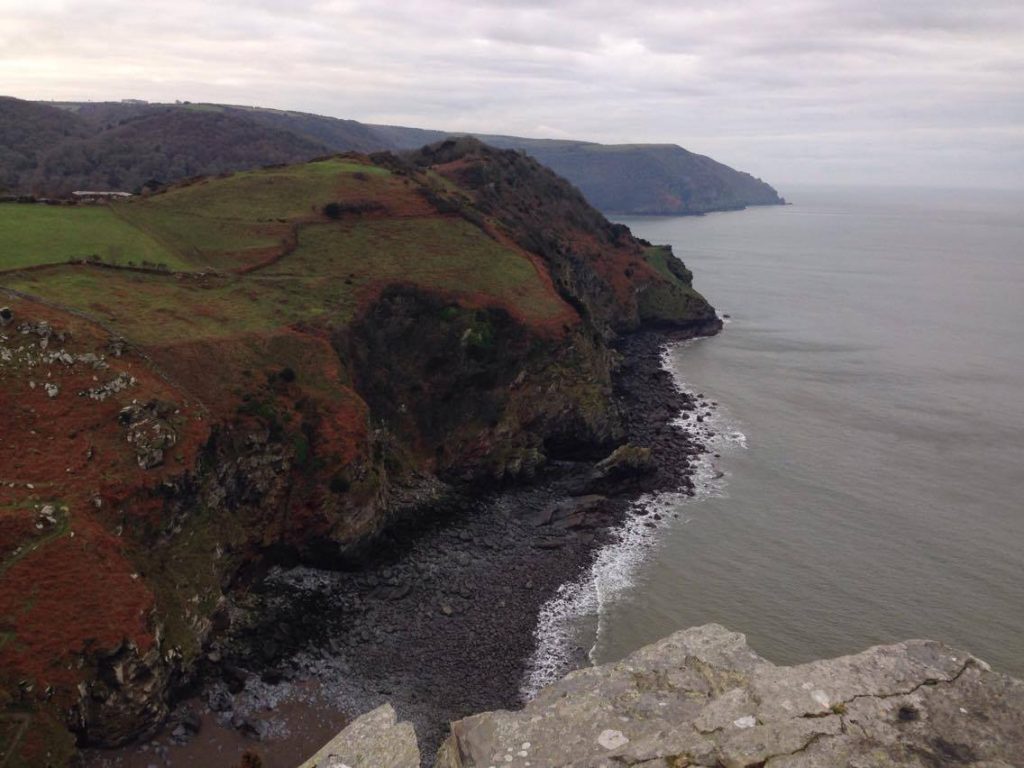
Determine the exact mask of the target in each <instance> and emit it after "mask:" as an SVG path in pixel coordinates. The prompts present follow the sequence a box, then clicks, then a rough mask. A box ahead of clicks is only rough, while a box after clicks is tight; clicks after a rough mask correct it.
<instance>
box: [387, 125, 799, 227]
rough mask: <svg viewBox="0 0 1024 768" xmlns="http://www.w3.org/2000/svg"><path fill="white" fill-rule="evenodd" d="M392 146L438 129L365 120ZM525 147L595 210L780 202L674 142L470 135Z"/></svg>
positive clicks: (676, 210) (756, 183)
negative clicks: (565, 139) (597, 141)
mask: <svg viewBox="0 0 1024 768" xmlns="http://www.w3.org/2000/svg"><path fill="white" fill-rule="evenodd" d="M373 127H374V128H375V129H376V130H377V131H379V132H380V133H381V134H382V135H383V136H385V137H386V138H387V139H388V140H389V141H390V142H392V143H393V144H394V145H395V146H396V147H398V148H401V149H412V148H415V147H418V146H420V145H422V144H426V143H427V142H431V141H438V140H439V139H441V138H444V137H445V134H443V133H441V132H439V131H423V130H419V129H416V128H399V127H395V126H373ZM477 138H479V139H480V140H481V141H485V142H487V143H488V144H490V145H491V146H495V147H502V148H504V149H518V150H522V151H524V152H527V153H529V154H530V155H532V156H533V157H535V158H537V160H539V161H540V162H541V163H543V164H544V165H546V166H547V167H548V168H550V169H551V170H553V171H554V172H555V173H557V174H558V175H559V176H562V177H564V178H566V179H568V180H569V181H571V182H572V183H573V184H574V185H576V187H578V188H579V190H580V191H581V192H582V193H583V194H584V195H585V196H586V198H587V200H588V201H589V202H590V204H591V205H593V206H594V207H595V208H598V209H600V210H602V211H606V212H609V213H620V214H659V215H662V214H665V215H673V214H675V215H679V214H701V213H710V212H711V211H728V210H738V209H741V208H744V207H746V206H748V205H781V204H782V203H784V202H785V201H784V200H783V199H782V198H781V197H780V196H779V194H778V193H777V192H776V191H775V190H774V189H772V187H770V186H769V185H768V184H766V183H765V182H763V181H761V180H760V179H757V178H754V177H753V176H751V175H750V174H748V173H743V172H742V171H736V170H734V169H732V168H730V167H729V166H727V165H723V164H722V163H719V162H717V161H715V160H712V159H711V158H710V157H705V156H704V155H697V154H694V153H693V152H688V151H687V150H685V149H683V148H682V147H678V146H676V145H674V144H618V145H606V144H595V143H591V142H582V141H562V140H548V139H524V138H519V137H516V136H493V135H487V134H480V135H478V136H477Z"/></svg>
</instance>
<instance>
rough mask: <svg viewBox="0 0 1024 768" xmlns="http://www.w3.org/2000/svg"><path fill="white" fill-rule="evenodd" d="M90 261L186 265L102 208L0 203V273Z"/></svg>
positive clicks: (107, 208)
mask: <svg viewBox="0 0 1024 768" xmlns="http://www.w3.org/2000/svg"><path fill="white" fill-rule="evenodd" d="M90 257H95V258H98V259H99V260H100V261H102V262H103V263H106V264H118V265H122V266H125V265H128V264H139V265H141V264H143V263H145V264H153V265H157V264H161V265H165V266H166V267H167V268H169V269H177V268H181V267H185V266H186V262H185V261H184V260H183V259H181V258H179V257H178V255H177V254H176V253H174V252H173V251H172V250H170V249H168V248H166V247H164V246H162V245H161V244H160V243H158V242H157V241H155V240H154V239H153V238H151V237H150V236H148V235H147V234H146V233H145V232H142V231H140V230H139V229H137V228H136V227H133V226H131V225H130V224H127V223H126V222H124V221H122V220H121V219H120V218H119V217H118V216H117V215H115V213H114V212H113V211H112V210H111V209H110V208H109V207H107V206H49V205H23V204H16V203H6V204H0V271H4V270H9V269H21V268H24V267H32V266H36V265H39V264H60V263H63V262H66V261H68V260H69V259H86V258H90Z"/></svg>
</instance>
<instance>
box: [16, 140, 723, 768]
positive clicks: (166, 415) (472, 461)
mask: <svg viewBox="0 0 1024 768" xmlns="http://www.w3.org/2000/svg"><path fill="white" fill-rule="evenodd" d="M2 207H3V216H0V222H2V223H3V226H5V227H7V228H8V230H9V231H14V232H16V233H17V234H18V236H19V238H18V241H17V242H18V243H19V245H18V248H17V252H16V253H14V252H10V251H9V250H5V251H3V252H0V305H2V308H0V321H2V326H0V721H2V724H3V729H2V730H0V738H2V739H3V741H0V746H2V748H3V754H4V756H5V758H4V759H6V760H7V763H6V766H11V767H13V766H34V765H55V766H59V765H64V764H66V763H67V762H68V761H70V760H71V759H72V757H73V755H74V752H75V750H76V748H77V746H82V745H94V746H114V745H119V744H123V743H126V742H128V741H131V740H132V739H135V738H137V737H139V736H140V735H144V734H147V733H151V732H152V731H153V729H155V728H156V727H158V725H159V724H160V723H161V721H162V720H163V719H164V718H165V716H166V713H167V711H168V707H169V702H170V701H171V699H172V697H173V695H174V694H175V692H176V691H180V690H183V689H185V688H187V687H188V686H189V685H190V684H192V683H193V682H194V680H195V678H196V674H197V669H198V662H199V660H200V659H202V658H204V657H205V651H204V649H205V648H207V647H208V646H209V643H210V642H211V640H212V639H213V638H216V637H217V636H218V635H219V634H220V633H222V632H225V631H226V630H227V629H229V628H230V624H231V621H232V614H231V612H230V611H229V610H228V608H227V601H226V599H225V595H227V594H236V593H238V592H240V591H243V590H246V589H248V588H249V587H250V586H251V585H252V584H254V583H256V582H258V580H259V578H260V576H261V574H262V573H263V572H264V571H265V569H266V567H267V566H268V565H269V564H272V563H277V562H287V563H294V562H307V563H312V564H320V565H328V566H337V565H338V564H339V563H343V562H345V561H346V560H347V559H348V558H353V557H357V556H358V554H359V553H360V552H361V551H363V550H364V549H365V547H366V546H367V543H368V542H371V541H374V540H375V539H376V537H378V536H379V535H380V533H381V532H382V531H384V530H387V529H388V528H389V527H394V526H398V525H401V524H402V522H403V521H405V520H408V519H410V518H416V517H422V516H424V515H429V514H432V513H433V512H434V511H435V510H438V509H440V508H442V507H443V506H444V505H445V504H446V503H447V501H448V500H451V499H455V498H459V497H465V496H466V495H472V494H474V493H476V492H477V491H478V489H480V488H486V489H493V488H494V487H495V486H496V485H500V484H503V483H514V482H518V481H520V480H522V479H525V478H529V477H530V476H531V475H532V474H533V473H534V472H535V471H536V470H537V469H538V468H539V467H543V466H544V465H546V464H547V463H549V462H552V461H558V460H561V459H565V458H578V457H588V458H589V459H591V460H595V461H596V460H598V459H601V458H603V457H605V456H608V455H609V454H611V453H612V452H613V451H614V450H615V449H617V448H619V447H621V445H622V443H623V435H624V430H623V426H622V416H621V413H620V409H619V407H618V406H617V404H616V401H615V398H614V396H613V387H612V374H613V371H614V370H615V367H616V365H617V364H618V355H617V353H616V352H615V351H614V349H613V342H614V341H615V339H617V338H619V337H621V335H622V334H626V333H630V332H632V331H636V330H640V329H644V328H671V329H675V330H676V331H680V332H683V333H686V334H699V333H713V332H715V331H716V330H717V329H718V328H719V327H720V322H719V320H718V319H717V317H716V316H715V313H714V311H713V309H712V308H711V307H710V306H709V305H708V304H707V302H706V301H704V299H703V298H702V297H701V296H700V295H699V294H698V293H697V292H696V291H695V290H694V289H693V287H692V284H691V275H690V273H689V272H688V271H687V270H686V268H685V267H684V266H683V265H682V264H681V263H680V262H678V261H677V260H676V259H675V258H674V257H672V256H671V253H670V251H669V250H668V249H666V248H659V247H655V246H651V245H649V244H647V243H645V242H643V241H640V240H637V239H635V238H633V237H632V235H631V234H630V233H629V231H628V229H626V228H625V227H622V226H617V225H614V224H611V223H609V222H608V221H607V220H605V219H604V218H603V217H602V216H601V215H600V214H598V213H597V212H596V211H595V210H594V209H592V208H591V207H590V206H589V205H588V204H587V203H586V202H585V201H584V199H583V197H582V196H581V195H580V193H579V192H578V191H576V190H575V189H574V188H573V187H572V186H571V185H569V184H568V183H567V182H565V181H564V180H562V179H560V178H559V177H557V176H555V175H554V174H553V173H552V172H550V171H549V170H547V169H546V168H544V167H543V166H541V165H540V164H539V163H537V162H536V161H535V160H533V159H531V158H529V157H527V156H525V155H523V154H521V153H516V152H510V151H504V150H498V149H494V148H491V147H488V146H486V145H483V144H481V143H480V142H478V141H475V140H471V139H462V140H458V141H445V142H442V143H439V144H437V145H434V146H431V147H428V148H425V149H423V150H420V151H417V152H414V153H410V154H407V155H402V156H399V155H393V154H387V153H384V154H378V155H373V156H370V157H367V156H364V155H354V154H349V155H341V156H329V157H324V158H321V159H318V160H316V161H314V162H310V163H305V164H299V165H283V166H275V167H270V168H265V169H259V170H255V171H246V172H240V173H233V174H232V173H225V174H221V175H220V176H218V177H204V178H199V179H192V180H190V181H188V182H183V183H181V184H179V185H175V186H173V187H171V188H168V189H166V190H164V191H160V192H157V193H154V194H149V195H146V196H142V197H139V198H137V199H133V200H129V201H125V202H118V203H112V204H110V205H107V206H102V207H101V208H99V209H98V210H102V211H104V212H105V213H104V215H103V216H101V217H82V216H77V215H76V214H78V213H80V212H81V211H82V210H84V209H83V207H82V206H57V207H46V208H45V209H44V210H47V211H51V212H52V213H53V215H54V216H57V217H58V218H59V217H60V215H61V214H65V213H66V214H67V215H68V219H67V221H64V222H62V226H56V225H55V222H54V220H52V219H47V220H46V221H44V222H43V223H40V221H41V220H40V219H39V217H38V216H35V215H33V214H34V213H35V212H37V211H38V210H41V207H40V206H39V205H37V204H18V203H5V204H2ZM86 220H88V223H89V227H90V229H89V238H88V241H87V242H88V247H85V246H84V245H83V248H82V252H80V253H78V252H75V251H74V242H75V238H74V236H73V234H74V226H76V222H84V221H86ZM69 227H70V228H71V233H70V236H69V233H68V228H69ZM105 228H109V233H110V237H111V238H113V239H112V240H111V241H109V243H108V242H106V241H105V240H104V235H105V232H107V231H108V230H107V229H105ZM51 232H55V233H59V234H60V240H59V242H58V243H57V246H59V247H56V246H54V247H51V246H53V240H52V239H48V233H51ZM129 235H131V236H130V237H129ZM83 242H85V241H83ZM69 249H70V250H69ZM154 253H157V254H161V255H159V256H152V255H148V254H154ZM155 258H160V259H162V261H153V260H152V259H155Z"/></svg>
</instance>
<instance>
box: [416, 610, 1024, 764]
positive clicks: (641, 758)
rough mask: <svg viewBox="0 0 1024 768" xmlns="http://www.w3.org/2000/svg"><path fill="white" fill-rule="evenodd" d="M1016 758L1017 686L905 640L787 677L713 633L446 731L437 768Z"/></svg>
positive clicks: (685, 636)
mask: <svg viewBox="0 0 1024 768" xmlns="http://www.w3.org/2000/svg"><path fill="white" fill-rule="evenodd" d="M1022 760H1024V683H1022V682H1020V681H1018V680H1015V679H1013V678H1010V677H1007V676H1005V675H1001V674H998V673H996V672H993V671H992V670H991V669H990V668H989V666H988V665H987V664H985V663H984V662H982V661H980V660H978V659H976V658H974V657H973V656H971V655H970V654H967V653H964V652H961V651H957V650H954V649H952V648H949V647H947V646H944V645H942V644H940V643H936V642H931V641H923V640H911V641H907V642H904V643H898V644H895V645H889V646H877V647H874V648H869V649H868V650H866V651H864V652H862V653H859V654H856V655H853V656H844V657H841V658H837V659H830V660H825V661H814V662H811V663H809V664H801V665H797V666H792V667H780V666H776V665H774V664H772V663H770V662H768V661H766V660H765V659H763V658H761V657H760V656H758V655H757V654H756V653H754V651H752V650H751V649H750V648H749V646H748V645H747V642H746V638H745V637H744V636H743V635H741V634H738V633H735V632H730V631H728V630H727V629H725V628H724V627H721V626H719V625H716V624H708V625H706V626H702V627H696V628H692V629H687V630H685V631H682V632H677V633H675V634H674V635H671V636H670V637H668V638H666V639H664V640H661V641H660V642H657V643H654V644H653V645H649V646H647V647H646V648H642V649H641V650H639V651H637V652H636V653H634V654H632V655H630V656H629V657H627V658H626V659H624V660H623V661H620V662H618V663H614V664H606V665H603V666H599V667H593V668H589V669H583V670H579V671H577V672H573V673H572V674H570V675H567V676H566V677H565V678H564V679H563V680H561V681H560V682H558V683H556V684H554V685H552V686H549V687H548V688H546V689H544V690H543V691H541V693H540V694H539V695H538V696H537V698H535V699H534V700H533V701H531V702H530V703H529V704H527V705H526V707H524V708H523V709H522V710H521V711H518V712H503V711H499V712H489V713H484V714H480V715H474V716H472V717H468V718H466V719H464V720H460V721H458V722H456V723H453V724H452V728H451V736H450V737H449V738H448V740H447V741H446V742H445V743H444V744H443V745H442V747H441V750H440V752H439V754H438V759H437V763H436V765H437V766H439V768H476V767H477V766H496V765H501V766H526V765H533V766H574V767H577V768H583V767H584V766H588V767H589V766H620V765H632V766H645V767H646V768H654V766H658V767H659V768H660V767H662V766H666V767H667V766H673V767H679V766H726V767H728V768H740V767H741V766H765V768H768V767H770V768H798V767H799V768H818V767H820V768H825V767H826V766H828V767H833V766H859V767H861V768H868V767H869V766H871V767H875V766H877V767H878V768H881V767H882V766H908V767H910V766H913V767H914V768H926V767H931V766H936V767H937V766H955V765H969V766H977V767H978V768H981V766H986V768H995V766H1000V767H1005V766H1014V765H1021V761H1022Z"/></svg>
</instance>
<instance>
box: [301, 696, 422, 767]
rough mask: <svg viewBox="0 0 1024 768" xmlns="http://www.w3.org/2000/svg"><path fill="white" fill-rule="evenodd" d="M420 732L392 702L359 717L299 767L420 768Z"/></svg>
mask: <svg viewBox="0 0 1024 768" xmlns="http://www.w3.org/2000/svg"><path fill="white" fill-rule="evenodd" d="M419 765H420V750H419V747H417V746H416V732H415V731H414V730H413V727H412V726H411V725H410V724H409V723H400V722H398V718H397V717H396V715H395V710H394V708H393V707H392V706H391V705H390V704H384V705H382V706H379V707H377V709H375V710H373V711H372V712H367V713H366V714H365V715H362V716H360V717H357V718H356V719H355V720H353V721H352V722H351V723H349V724H348V725H347V726H346V727H345V730H343V731H342V732H341V733H339V734H338V735H337V736H335V737H334V738H333V739H331V741H330V742H329V743H327V744H326V745H325V746H324V747H323V749H321V750H320V751H319V752H317V753H316V754H315V755H313V757H311V758H309V760H307V761H306V762H304V763H303V764H302V765H300V766H299V768H341V767H342V766H347V767H348V768H419Z"/></svg>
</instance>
